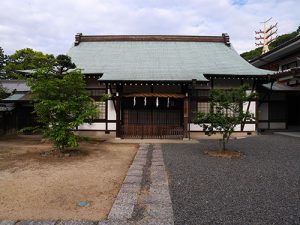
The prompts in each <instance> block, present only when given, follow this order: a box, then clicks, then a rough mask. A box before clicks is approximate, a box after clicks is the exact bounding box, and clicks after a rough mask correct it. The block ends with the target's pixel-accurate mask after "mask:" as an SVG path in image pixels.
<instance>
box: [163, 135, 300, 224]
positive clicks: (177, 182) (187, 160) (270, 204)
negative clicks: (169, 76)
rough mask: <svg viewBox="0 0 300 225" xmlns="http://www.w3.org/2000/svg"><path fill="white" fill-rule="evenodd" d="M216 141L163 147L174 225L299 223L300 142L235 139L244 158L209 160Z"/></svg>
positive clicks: (235, 146) (232, 146)
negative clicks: (210, 151) (205, 153)
mask: <svg viewBox="0 0 300 225" xmlns="http://www.w3.org/2000/svg"><path fill="white" fill-rule="evenodd" d="M217 148H218V141H215V140H201V141H200V143H199V144H166V145H163V152H164V160H165V165H166V169H167V172H168V175H169V186H170V194H171V199H172V203H173V210H174V217H175V224H177V225H184V224H188V225H193V224H197V225H200V224H214V225H215V224H238V225H246V224H249V225H250V224H251V225H258V224H259V225H261V224H267V225H271V224H276V225H277V224H278V225H284V224H288V225H293V224H300V139H297V138H292V137H284V136H278V135H264V136H254V137H247V138H245V139H239V140H232V141H230V142H229V144H228V148H229V149H232V150H238V151H242V152H243V153H244V154H245V158H243V159H224V158H215V157H209V156H207V155H204V154H203V151H205V150H215V149H217Z"/></svg>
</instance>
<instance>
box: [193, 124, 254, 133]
mask: <svg viewBox="0 0 300 225" xmlns="http://www.w3.org/2000/svg"><path fill="white" fill-rule="evenodd" d="M255 130H256V129H255V124H245V126H244V131H255ZM190 131H203V128H202V127H200V126H199V125H197V124H194V123H190ZM234 131H241V125H237V126H236V127H235V128H234Z"/></svg>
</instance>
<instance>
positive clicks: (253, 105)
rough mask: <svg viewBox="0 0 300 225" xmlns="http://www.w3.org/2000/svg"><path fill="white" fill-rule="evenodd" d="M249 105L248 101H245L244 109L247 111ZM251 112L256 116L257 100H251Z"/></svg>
mask: <svg viewBox="0 0 300 225" xmlns="http://www.w3.org/2000/svg"><path fill="white" fill-rule="evenodd" d="M247 107H248V102H245V103H244V104H243V111H244V112H246V111H247ZM249 112H250V113H252V114H253V115H254V116H256V102H255V101H252V102H250V107H249Z"/></svg>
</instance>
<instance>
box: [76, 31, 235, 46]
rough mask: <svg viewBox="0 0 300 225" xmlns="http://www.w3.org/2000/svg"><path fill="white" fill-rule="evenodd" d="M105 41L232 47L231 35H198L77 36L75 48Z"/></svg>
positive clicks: (80, 34)
mask: <svg viewBox="0 0 300 225" xmlns="http://www.w3.org/2000/svg"><path fill="white" fill-rule="evenodd" d="M105 41H149V42H150V41H160V42H220V43H225V44H226V45H230V41H229V35H228V34H225V33H223V34H222V35H221V36H196V35H82V33H78V34H76V35H75V44H74V45H75V46H77V45H79V44H80V43H81V42H105Z"/></svg>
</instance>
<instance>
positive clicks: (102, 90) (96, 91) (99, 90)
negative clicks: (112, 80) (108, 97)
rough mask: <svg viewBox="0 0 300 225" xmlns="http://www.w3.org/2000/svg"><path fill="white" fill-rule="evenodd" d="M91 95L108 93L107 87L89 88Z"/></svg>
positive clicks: (97, 95) (96, 95)
mask: <svg viewBox="0 0 300 225" xmlns="http://www.w3.org/2000/svg"><path fill="white" fill-rule="evenodd" d="M88 92H89V94H90V96H92V97H99V96H102V95H104V94H105V93H106V90H105V89H88Z"/></svg>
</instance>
